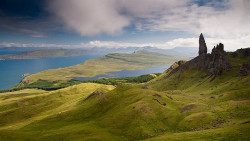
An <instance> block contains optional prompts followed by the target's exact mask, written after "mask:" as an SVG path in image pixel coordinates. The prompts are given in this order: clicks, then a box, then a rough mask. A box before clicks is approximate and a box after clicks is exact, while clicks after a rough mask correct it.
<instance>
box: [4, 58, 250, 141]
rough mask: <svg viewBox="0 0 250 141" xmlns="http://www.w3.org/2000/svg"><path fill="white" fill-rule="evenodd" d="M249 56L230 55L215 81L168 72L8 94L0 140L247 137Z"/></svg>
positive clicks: (193, 72)
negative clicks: (245, 69)
mask: <svg viewBox="0 0 250 141" xmlns="http://www.w3.org/2000/svg"><path fill="white" fill-rule="evenodd" d="M249 59H250V58H249V56H248V57H242V58H241V57H230V61H231V62H233V63H232V65H233V68H232V70H231V71H229V72H223V73H222V74H221V75H220V76H218V77H216V78H214V79H213V78H212V77H204V75H205V71H198V70H191V69H190V70H185V71H182V70H179V71H176V72H175V73H172V75H171V76H169V75H168V74H169V73H170V72H171V70H168V71H166V72H164V73H163V74H162V75H160V76H159V77H157V78H156V79H153V80H151V81H149V82H148V83H146V84H132V83H127V84H119V85H117V86H116V88H115V87H114V86H110V85H102V84H93V83H85V84H80V85H75V86H71V87H68V88H64V89H60V90H56V91H52V92H46V91H41V92H34V93H38V94H33V95H30V94H25V93H26V92H25V91H23V92H17V93H19V94H23V96H21V97H16V96H14V97H9V98H8V97H7V96H9V95H10V93H5V94H3V95H0V96H2V97H0V100H1V102H0V104H1V107H3V108H2V109H1V111H0V119H1V122H0V123H1V125H0V140H17V139H18V140H51V141H52V140H53V141H55V140H91V141H92V140H103V141H105V140H124V141H125V140H134V141H137V140H152V141H165V140H229V141H230V140H232V141H235V140H240V141H241V140H242V141H245V140H249V139H250V135H249V133H248V132H249V129H250V125H249V124H250V100H249V99H250V95H249V93H250V87H249V86H250V81H249V76H243V77H237V76H236V74H237V72H239V70H240V66H241V64H242V63H244V62H248V61H249ZM167 76H168V77H167ZM39 93H40V94H39ZM12 94H13V92H12Z"/></svg>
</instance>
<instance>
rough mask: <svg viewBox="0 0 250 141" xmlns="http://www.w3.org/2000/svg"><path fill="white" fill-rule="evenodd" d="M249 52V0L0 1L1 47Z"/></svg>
mask: <svg viewBox="0 0 250 141" xmlns="http://www.w3.org/2000/svg"><path fill="white" fill-rule="evenodd" d="M200 33H203V35H204V37H205V40H206V43H207V46H208V48H210V49H211V48H213V46H215V45H216V44H218V43H220V42H221V43H223V44H224V46H225V50H230V51H234V50H236V49H239V48H246V47H250V0H1V1H0V47H63V48H87V47H110V48H112V47H116V48H119V47H144V46H152V47H158V48H163V49H170V48H174V47H198V38H199V35H200Z"/></svg>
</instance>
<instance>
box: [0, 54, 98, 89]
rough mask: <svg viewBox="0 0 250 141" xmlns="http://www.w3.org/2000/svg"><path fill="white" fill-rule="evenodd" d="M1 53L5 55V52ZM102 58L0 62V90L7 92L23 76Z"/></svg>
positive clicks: (58, 58)
mask: <svg viewBox="0 0 250 141" xmlns="http://www.w3.org/2000/svg"><path fill="white" fill-rule="evenodd" d="M1 53H2V55H3V52H1ZM8 53H9V52H8ZM6 54H7V52H6ZM13 54H14V53H13ZM100 56H103V54H95V55H84V56H71V57H57V58H41V59H15V60H0V90H6V89H9V88H11V87H13V86H15V85H16V84H18V83H19V82H20V81H21V80H22V79H23V74H27V73H29V74H33V73H37V72H40V71H44V70H48V69H57V68H63V67H68V66H73V65H77V64H81V63H83V62H85V61H86V60H89V59H92V58H96V57H100Z"/></svg>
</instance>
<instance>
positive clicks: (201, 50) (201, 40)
mask: <svg viewBox="0 0 250 141" xmlns="http://www.w3.org/2000/svg"><path fill="white" fill-rule="evenodd" d="M202 54H207V45H206V42H205V39H204V37H203V35H202V33H201V34H200V38H199V55H202Z"/></svg>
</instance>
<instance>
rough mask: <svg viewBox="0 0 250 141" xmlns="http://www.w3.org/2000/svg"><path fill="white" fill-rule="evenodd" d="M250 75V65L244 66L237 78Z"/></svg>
mask: <svg viewBox="0 0 250 141" xmlns="http://www.w3.org/2000/svg"><path fill="white" fill-rule="evenodd" d="M249 75H250V63H245V64H242V66H241V67H240V72H238V73H237V76H249Z"/></svg>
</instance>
